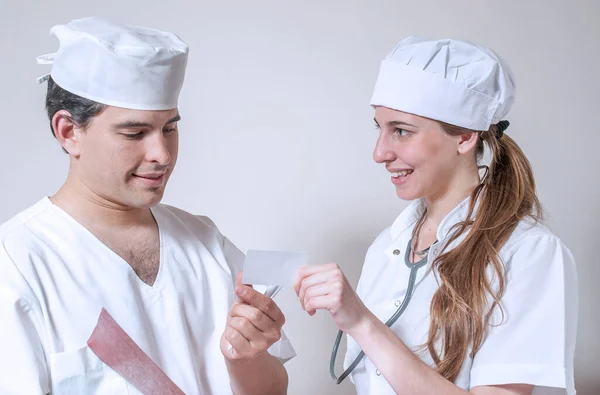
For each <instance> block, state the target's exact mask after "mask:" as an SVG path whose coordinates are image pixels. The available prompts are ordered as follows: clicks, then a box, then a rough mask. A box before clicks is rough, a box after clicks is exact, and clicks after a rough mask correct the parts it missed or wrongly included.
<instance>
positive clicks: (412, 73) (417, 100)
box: [371, 37, 515, 131]
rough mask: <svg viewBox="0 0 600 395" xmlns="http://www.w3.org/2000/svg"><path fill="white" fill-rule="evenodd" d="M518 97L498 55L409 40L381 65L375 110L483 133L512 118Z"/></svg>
mask: <svg viewBox="0 0 600 395" xmlns="http://www.w3.org/2000/svg"><path fill="white" fill-rule="evenodd" d="M514 97H515V80H514V76H513V74H512V72H511V70H510V68H509V66H508V64H506V62H505V61H504V60H503V59H501V58H500V56H498V55H497V54H496V53H495V52H494V51H492V50H490V49H488V48H484V47H480V46H478V45H475V44H472V43H470V42H466V41H460V40H451V39H443V40H430V39H425V38H421V37H408V38H406V39H404V40H402V41H401V42H400V43H399V44H398V45H397V46H396V48H394V50H393V51H392V52H390V53H389V54H388V56H387V57H386V58H385V60H383V61H382V63H381V68H380V71H379V76H378V78H377V82H376V84H375V90H374V92H373V97H372V98H371V105H372V106H384V107H388V108H391V109H394V110H399V111H403V112H407V113H411V114H415V115H419V116H422V117H426V118H431V119H435V120H438V121H441V122H445V123H448V124H451V125H455V126H461V127H464V128H468V129H473V130H478V131H481V130H488V129H489V127H490V125H492V124H496V123H498V122H499V121H501V120H502V119H503V118H504V117H505V116H506V115H507V114H508V112H509V110H510V108H511V107H512V104H513V102H514Z"/></svg>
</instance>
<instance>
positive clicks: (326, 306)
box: [304, 295, 340, 315]
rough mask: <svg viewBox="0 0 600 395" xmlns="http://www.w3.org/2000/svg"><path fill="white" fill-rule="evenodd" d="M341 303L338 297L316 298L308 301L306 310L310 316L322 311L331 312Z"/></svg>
mask: <svg viewBox="0 0 600 395" xmlns="http://www.w3.org/2000/svg"><path fill="white" fill-rule="evenodd" d="M339 303H340V299H339V297H338V296H337V295H323V296H316V297H314V298H310V299H308V300H307V301H306V304H305V305H304V309H305V310H306V312H307V313H308V314H309V315H314V314H315V312H316V311H317V310H321V309H322V310H328V311H329V312H331V311H332V310H334V308H335V306H337V305H339Z"/></svg>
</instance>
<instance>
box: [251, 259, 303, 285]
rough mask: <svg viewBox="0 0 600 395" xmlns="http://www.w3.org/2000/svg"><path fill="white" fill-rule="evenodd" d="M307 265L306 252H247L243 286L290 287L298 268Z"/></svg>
mask: <svg viewBox="0 0 600 395" xmlns="http://www.w3.org/2000/svg"><path fill="white" fill-rule="evenodd" d="M307 264H308V254H307V253H306V252H288V251H261V250H249V251H248V253H247V254H246V261H245V262H244V275H243V277H242V282H243V283H244V284H260V285H279V286H292V285H293V282H294V276H295V275H296V273H297V272H298V269H300V266H303V265H307Z"/></svg>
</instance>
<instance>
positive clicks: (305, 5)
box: [0, 0, 600, 395]
mask: <svg viewBox="0 0 600 395" xmlns="http://www.w3.org/2000/svg"><path fill="white" fill-rule="evenodd" d="M1 1H2V6H1V8H0V71H1V74H2V83H1V92H2V93H1V94H0V119H1V120H2V127H3V130H2V132H1V136H2V139H1V140H0V186H1V188H2V197H1V202H2V206H1V207H0V221H4V220H6V219H8V218H9V217H10V216H12V215H13V214H15V213H16V212H18V211H19V210H21V209H23V208H25V207H27V206H29V205H30V204H33V203H34V202H36V201H37V200H38V199H39V198H40V197H41V196H43V195H47V194H52V193H53V192H54V191H55V190H56V189H57V188H58V187H59V186H60V185H61V183H62V182H63V180H64V178H65V174H66V171H67V163H68V161H67V157H66V155H64V154H63V153H62V152H61V150H60V148H59V146H58V145H57V143H56V142H55V141H54V140H53V138H52V136H51V134H50V131H49V129H48V125H47V120H46V118H45V115H44V109H43V100H44V93H45V85H42V86H38V85H37V84H36V82H35V78H36V77H37V76H39V75H42V74H44V73H45V72H47V70H48V68H47V67H46V66H38V65H36V63H35V57H36V56H37V55H40V54H43V53H47V52H53V51H55V50H56V42H55V41H54V40H53V39H51V38H50V37H49V36H48V30H49V29H50V27H51V26H52V25H54V24H58V23H66V22H68V21H69V20H71V19H72V18H77V17H82V16H90V15H97V16H107V17H111V18H114V19H117V20H120V21H123V22H127V23H132V24H142V25H149V26H153V27H156V28H160V29H166V30H172V31H175V32H176V33H178V34H179V35H180V36H181V37H182V38H183V39H184V40H186V41H187V42H188V44H189V45H190V47H191V54H190V61H189V68H188V73H187V79H186V84H185V86H184V90H183V93H182V97H181V108H180V111H181V114H182V116H183V120H182V121H181V123H180V128H181V152H180V159H179V163H178V168H177V169H176V171H175V174H174V176H173V178H172V180H171V184H170V186H169V189H168V192H167V195H166V197H165V202H167V203H170V204H175V205H178V206H181V207H183V208H185V209H187V210H189V211H191V212H194V213H198V214H200V213H202V214H206V215H209V216H211V217H212V218H213V219H214V220H215V221H216V222H217V224H219V226H220V227H221V230H222V231H223V232H224V233H225V234H226V235H228V236H229V237H230V238H231V239H232V240H234V241H235V242H236V243H237V244H238V245H239V246H240V247H241V248H243V249H249V248H266V249H294V250H307V251H309V252H310V254H311V257H312V259H313V260H314V261H315V262H325V261H336V262H338V263H340V265H341V266H342V267H343V268H344V270H345V271H346V273H347V275H348V277H349V278H350V279H351V280H352V281H353V282H356V280H357V279H358V276H359V273H360V268H361V263H362V259H363V256H364V253H365V251H366V248H367V247H368V245H369V244H370V242H371V241H372V240H373V239H374V238H375V236H376V235H377V233H378V232H379V231H381V230H382V229H383V228H385V227H386V226H388V225H389V224H390V223H391V222H392V221H393V220H394V218H395V217H396V215H397V214H398V213H399V212H400V211H401V210H402V208H403V207H405V203H404V202H401V201H399V200H397V198H396V197H395V193H394V188H393V186H391V185H390V183H389V181H388V176H386V174H385V172H384V171H383V169H382V168H380V167H379V166H377V165H375V164H374V163H373V162H372V159H371V151H372V148H373V145H374V143H375V138H376V132H375V131H374V129H373V126H372V125H373V121H372V117H373V111H372V109H371V108H370V107H369V105H368V103H369V98H370V95H371V89H372V87H373V83H374V81H375V78H376V73H377V70H378V67H379V62H380V60H381V59H382V57H383V56H384V55H385V54H386V53H387V51H389V50H390V49H391V48H392V47H393V46H394V45H395V44H396V42H397V41H398V40H400V39H401V38H402V37H404V36H406V35H409V34H420V35H427V36H432V37H455V38H466V39H471V40H474V41H478V42H480V43H481V44H483V45H487V46H490V47H492V48H494V49H495V50H497V51H498V52H500V53H501V54H502V55H503V56H504V57H505V58H506V59H507V60H508V61H509V62H510V64H511V65H512V67H513V69H514V72H515V73H516V76H517V81H518V94H517V102H516V105H515V107H514V110H513V111H512V113H511V114H510V116H509V119H510V121H511V123H512V125H511V127H510V128H509V130H508V133H509V134H510V135H511V136H513V137H514V138H515V139H516V140H517V141H518V142H519V143H520V145H521V147H522V148H523V150H524V151H525V152H526V154H527V155H528V156H529V158H530V160H531V162H532V164H533V166H534V170H535V175H536V177H537V182H538V188H539V194H540V197H541V200H542V202H543V203H544V204H545V207H546V209H547V212H548V214H549V223H550V225H551V227H552V228H553V229H554V231H555V232H556V233H557V234H558V235H559V236H560V237H561V238H563V240H564V241H565V242H566V243H567V245H568V246H569V247H570V248H571V250H572V252H573V254H574V255H575V258H576V260H577V262H578V267H579V269H578V270H579V279H580V300H581V305H580V317H581V318H580V323H579V338H578V350H577V356H576V358H577V361H576V380H577V386H578V389H579V393H580V394H581V395H592V394H598V393H600V377H599V375H598V365H597V362H596V359H597V357H598V356H599V355H600V343H599V341H598V336H597V334H598V333H599V332H600V315H599V314H598V313H599V311H598V310H599V309H598V302H599V301H600V291H599V289H600V287H598V286H595V284H594V282H595V279H597V278H598V277H599V276H600V269H599V266H598V263H599V262H598V260H597V259H595V258H594V255H593V250H594V247H595V243H597V242H598V234H599V233H600V226H599V225H598V220H599V219H600V199H599V198H600V182H598V181H599V177H598V175H597V170H598V168H600V159H599V158H600V155H599V152H598V146H599V145H600V137H599V136H600V131H599V130H598V121H597V116H598V113H599V111H600V110H599V109H598V105H599V104H600V100H599V99H598V94H597V92H598V91H600V82H599V81H600V79H599V78H598V76H597V75H598V74H597V70H598V64H599V62H600V56H599V55H598V51H599V50H598V48H599V46H598V39H599V38H600V28H599V27H598V24H597V23H596V20H597V17H598V16H599V15H600V6H599V3H598V2H597V1H596V0H577V1H559V0H544V1H542V0H535V1H534V0H528V1H521V0H503V1H492V0H487V1H485V0H484V1H482V0H479V1H474V0H453V1H446V0H437V1H433V0H428V1H412V2H408V1H400V0H395V1H362V2H359V1H348V0H346V1H294V2H291V1H287V2H285V1H274V0H271V1H256V0H255V1H244V0H237V1H221V2H208V1H193V2H192V1H189V2H186V1H183V0H171V1H154V2H150V1H141V0H119V1H115V0H104V1H98V2H95V3H96V4H93V2H91V1H85V2H84V1H76V0H62V1H59V0H55V1H52V2H41V1H39V2H35V1H32V0H21V1H17V0H1ZM294 296H295V295H294V294H293V292H292V291H291V290H286V292H284V293H282V294H280V296H278V300H279V301H280V305H281V307H282V308H283V310H284V311H285V312H286V313H287V318H288V324H287V332H288V334H289V336H290V337H291V338H292V340H293V341H294V343H295V345H296V347H297V349H298V351H299V356H298V357H297V358H296V359H294V360H292V361H291V362H290V363H289V364H288V365H287V367H288V369H289V373H290V377H291V384H290V391H289V393H290V394H292V395H300V394H309V393H310V394H313V395H321V394H323V395H324V394H347V393H351V392H352V390H351V385H349V384H348V383H345V384H343V385H341V386H336V385H335V384H333V383H332V381H331V379H330V378H329V375H328V363H329V355H330V351H331V343H332V340H333V339H334V337H335V334H336V328H335V326H334V325H333V324H332V321H331V320H330V318H329V317H328V316H327V315H326V314H318V315H317V316H316V317H313V318H311V317H308V316H307V315H306V314H303V313H302V311H301V309H300V307H299V304H298V302H297V301H296V300H295V298H294Z"/></svg>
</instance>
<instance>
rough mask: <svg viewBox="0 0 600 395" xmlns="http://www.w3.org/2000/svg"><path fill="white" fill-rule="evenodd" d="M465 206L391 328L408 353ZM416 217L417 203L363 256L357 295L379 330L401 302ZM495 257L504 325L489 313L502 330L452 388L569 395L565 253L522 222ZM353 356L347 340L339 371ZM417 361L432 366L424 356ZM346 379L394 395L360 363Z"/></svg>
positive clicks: (572, 311)
mask: <svg viewBox="0 0 600 395" xmlns="http://www.w3.org/2000/svg"><path fill="white" fill-rule="evenodd" d="M469 201H470V199H466V200H465V201H463V202H462V203H461V204H460V205H458V206H457V207H456V208H455V209H454V210H453V211H452V212H450V213H449V214H448V215H447V216H446V218H444V220H443V221H442V222H441V224H440V226H439V228H438V230H437V239H438V242H437V243H435V244H434V245H433V246H432V247H431V249H430V252H429V258H428V262H427V265H425V266H424V267H422V268H421V269H419V272H418V273H417V280H416V286H415V290H414V294H413V298H412V300H411V301H410V303H409V305H408V307H407V309H406V310H405V312H404V314H403V315H402V316H401V317H400V318H399V319H398V321H396V323H395V324H393V325H392V330H393V331H394V333H395V334H396V335H398V337H399V338H400V339H401V340H402V341H403V342H404V344H406V346H408V348H410V349H411V350H413V351H417V350H418V349H419V346H420V345H422V344H424V343H425V342H426V341H427V334H428V331H429V319H430V317H429V307H430V304H431V299H432V297H433V294H434V293H435V292H436V291H437V289H438V287H439V284H438V282H437V281H436V278H435V277H434V273H433V271H432V270H431V267H432V265H431V263H432V261H433V260H434V259H435V257H436V256H437V255H439V254H440V252H441V249H442V247H443V246H444V244H445V243H446V241H447V240H448V238H449V236H450V229H451V228H452V226H454V225H455V224H456V223H458V222H460V221H462V220H464V219H465V218H466V217H467V214H468V208H469ZM423 210H424V204H423V203H422V202H421V201H419V200H417V201H414V202H412V203H411V204H410V205H409V206H408V207H407V208H406V209H405V210H404V211H403V212H402V213H401V214H400V216H399V217H398V218H397V219H396V221H395V222H394V224H393V225H392V226H391V227H390V228H388V229H386V230H385V231H383V232H382V233H381V234H380V235H379V237H377V239H376V240H375V242H374V243H373V244H372V245H371V247H370V248H369V250H368V252H367V255H366V258H365V263H364V266H363V270H362V274H361V276H360V280H359V284H358V287H357V293H358V295H359V296H360V298H361V299H362V300H363V302H364V303H365V305H366V306H367V307H368V308H369V310H371V311H372V312H373V313H374V314H375V315H376V316H377V317H378V318H379V319H380V320H381V321H383V322H385V321H387V320H388V319H389V318H390V317H391V316H392V315H393V314H394V312H395V311H396V310H397V308H398V306H399V305H400V303H401V302H402V300H403V299H404V297H405V294H406V288H407V284H408V278H409V273H410V268H409V267H408V266H407V265H406V264H405V262H404V254H405V252H406V248H407V245H408V242H409V240H410V238H411V236H412V232H413V228H414V226H415V223H416V221H417V220H418V218H419V217H420V215H421V214H422V212H423ZM463 237H464V236H463ZM459 241H460V240H457V241H456V242H455V243H453V244H454V246H455V245H456V244H457V243H458V242H459ZM450 248H452V245H449V249H450ZM500 256H501V258H502V261H503V262H504V264H505V265H506V269H507V280H506V284H505V293H504V296H503V298H502V300H501V304H502V307H503V308H504V314H505V316H504V321H502V316H501V314H500V312H499V311H496V314H495V315H494V316H493V319H492V321H491V322H492V323H493V324H501V325H499V326H493V327H491V328H489V332H488V335H487V337H486V338H485V340H484V343H483V345H482V347H481V348H480V350H479V351H478V352H477V353H476V354H475V356H474V358H471V357H470V356H469V355H467V358H466V359H465V361H464V364H463V366H462V370H461V372H460V374H459V376H458V378H457V380H456V382H455V383H456V384H457V385H458V386H459V387H460V388H462V389H465V390H470V389H471V388H472V387H475V386H482V385H501V384H510V383H525V384H531V385H534V386H535V390H534V392H533V393H534V394H536V395H539V394H552V395H558V394H569V395H573V394H575V389H574V383H573V357H574V351H575V336H576V332H577V275H576V270H575V263H574V260H573V257H572V255H571V253H570V252H569V250H568V249H567V248H566V247H565V246H564V245H563V244H562V242H561V241H560V240H559V239H558V238H557V237H556V236H554V235H553V234H552V233H551V232H550V230H548V229H547V228H546V227H544V226H542V225H539V224H534V223H533V222H531V221H523V222H521V223H520V224H519V225H518V227H517V228H516V229H515V231H514V232H513V234H512V235H511V237H510V238H509V240H508V241H507V243H506V245H505V246H504V247H503V248H502V249H501V250H500ZM359 352H360V347H359V345H358V344H357V343H356V341H354V339H352V338H351V337H350V336H348V348H347V352H346V357H345V360H344V369H345V368H347V367H348V366H349V365H350V363H352V361H353V360H354V358H355V357H356V356H357V355H358V354H359ZM467 354H470V353H467ZM418 355H419V356H420V358H421V359H422V360H423V361H424V362H425V363H427V364H428V365H430V366H434V363H433V360H432V358H431V355H430V354H429V352H427V351H424V352H419V353H418ZM398 369H402V367H401V366H398ZM350 378H351V380H352V381H353V383H354V384H355V386H356V391H357V393H358V395H367V394H377V395H386V394H390V395H391V394H394V391H393V390H392V388H391V387H390V385H389V384H388V383H387V381H386V380H385V378H384V377H383V375H382V374H381V373H380V372H379V370H378V369H377V366H375V365H374V364H373V363H372V362H371V361H370V360H369V359H368V358H367V357H365V358H363V360H362V361H361V363H360V364H359V365H358V366H357V367H356V369H355V370H354V372H353V373H352V375H351V376H350Z"/></svg>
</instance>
